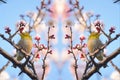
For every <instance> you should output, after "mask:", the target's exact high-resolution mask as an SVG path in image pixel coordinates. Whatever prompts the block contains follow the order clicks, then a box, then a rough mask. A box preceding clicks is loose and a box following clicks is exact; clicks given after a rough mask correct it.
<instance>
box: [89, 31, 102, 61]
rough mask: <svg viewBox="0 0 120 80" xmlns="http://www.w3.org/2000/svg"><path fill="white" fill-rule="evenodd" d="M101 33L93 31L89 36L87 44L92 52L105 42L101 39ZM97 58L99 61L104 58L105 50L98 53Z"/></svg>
mask: <svg viewBox="0 0 120 80" xmlns="http://www.w3.org/2000/svg"><path fill="white" fill-rule="evenodd" d="M99 36H100V33H98V32H92V33H91V34H90V36H89V38H88V42H87V46H88V49H89V52H90V54H92V53H93V52H94V51H95V50H97V49H99V48H101V47H102V46H103V43H102V42H101V41H100V39H99ZM96 58H97V59H98V60H99V61H102V60H103V50H101V51H100V52H99V53H97V54H96Z"/></svg>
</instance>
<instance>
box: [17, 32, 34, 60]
mask: <svg viewBox="0 0 120 80" xmlns="http://www.w3.org/2000/svg"><path fill="white" fill-rule="evenodd" d="M20 37H21V39H20V41H19V42H18V44H17V46H18V47H19V48H20V49H23V50H24V51H25V52H26V55H30V53H31V49H32V46H33V43H32V37H31V36H30V34H29V33H28V32H22V33H20ZM16 56H17V60H18V61H21V60H22V59H23V58H24V57H25V55H24V54H23V53H21V52H20V51H19V50H18V51H17V55H16Z"/></svg>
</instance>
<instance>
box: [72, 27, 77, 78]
mask: <svg viewBox="0 0 120 80" xmlns="http://www.w3.org/2000/svg"><path fill="white" fill-rule="evenodd" d="M70 32H71V42H70V43H71V45H70V49H71V54H72V55H73V58H74V61H75V66H74V68H75V76H76V80H78V74H77V68H78V65H77V58H76V56H75V54H74V52H73V40H72V35H73V33H72V28H71V27H70Z"/></svg>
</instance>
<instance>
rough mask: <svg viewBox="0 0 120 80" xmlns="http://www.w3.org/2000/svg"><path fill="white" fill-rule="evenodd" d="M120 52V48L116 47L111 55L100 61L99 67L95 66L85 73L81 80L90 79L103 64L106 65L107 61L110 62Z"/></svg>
mask: <svg viewBox="0 0 120 80" xmlns="http://www.w3.org/2000/svg"><path fill="white" fill-rule="evenodd" d="M119 54H120V48H118V49H116V50H115V51H114V52H113V53H111V55H109V56H108V57H107V58H106V59H104V60H103V61H101V62H99V63H98V64H97V65H98V66H97V67H93V68H92V69H91V70H90V71H89V72H88V73H86V74H85V75H83V77H82V79H81V80H88V79H89V78H90V77H91V76H92V75H93V74H94V73H96V72H97V71H98V70H99V69H100V68H101V67H102V66H104V65H105V64H106V63H108V62H109V61H110V60H112V59H113V58H115V57H116V56H117V55H119Z"/></svg>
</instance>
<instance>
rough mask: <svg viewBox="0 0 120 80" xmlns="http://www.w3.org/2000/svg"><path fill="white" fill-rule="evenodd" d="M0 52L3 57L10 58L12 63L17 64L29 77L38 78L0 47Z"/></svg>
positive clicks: (35, 79)
mask: <svg viewBox="0 0 120 80" xmlns="http://www.w3.org/2000/svg"><path fill="white" fill-rule="evenodd" d="M0 54H1V55H2V56H3V57H5V58H6V59H8V60H10V61H11V62H12V63H13V64H15V65H17V66H18V67H19V68H20V69H21V71H23V72H24V73H26V74H27V75H28V76H29V77H30V78H31V79H34V80H38V79H37V77H36V75H34V74H33V73H32V71H30V70H29V69H28V68H27V67H23V66H22V64H21V63H20V62H19V61H17V60H16V59H14V58H13V57H12V56H10V55H9V54H8V53H7V52H5V51H4V50H3V49H2V48H0Z"/></svg>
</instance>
